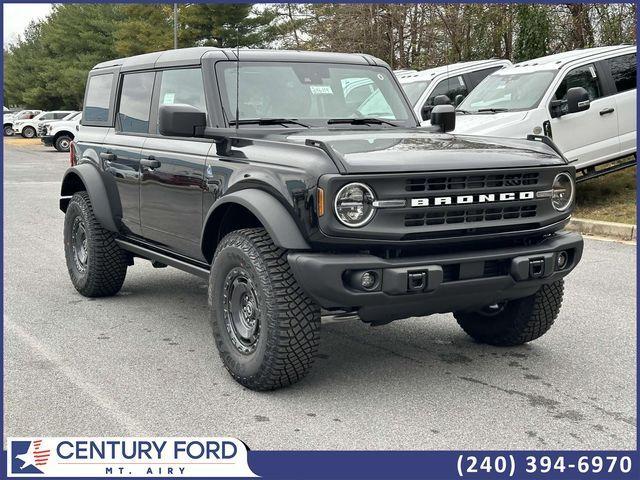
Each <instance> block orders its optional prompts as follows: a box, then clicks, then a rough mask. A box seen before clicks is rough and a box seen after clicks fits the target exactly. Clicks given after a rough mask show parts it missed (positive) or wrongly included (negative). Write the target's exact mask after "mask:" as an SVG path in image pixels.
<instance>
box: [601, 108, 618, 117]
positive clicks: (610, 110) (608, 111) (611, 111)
mask: <svg viewBox="0 0 640 480" xmlns="http://www.w3.org/2000/svg"><path fill="white" fill-rule="evenodd" d="M613 112H615V110H614V109H613V108H605V109H604V110H600V115H606V114H607V113H613Z"/></svg>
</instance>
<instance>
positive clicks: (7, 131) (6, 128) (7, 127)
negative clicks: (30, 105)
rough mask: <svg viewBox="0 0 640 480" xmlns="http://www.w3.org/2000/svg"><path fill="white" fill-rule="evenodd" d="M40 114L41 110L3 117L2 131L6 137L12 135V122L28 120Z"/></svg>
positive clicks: (21, 111) (22, 111) (23, 111)
mask: <svg viewBox="0 0 640 480" xmlns="http://www.w3.org/2000/svg"><path fill="white" fill-rule="evenodd" d="M40 113H42V110H20V111H19V112H17V113H13V114H9V115H3V119H2V124H3V125H2V130H3V133H4V135H5V136H6V137H10V136H12V135H13V122H15V121H18V120H28V119H31V118H33V117H35V116H36V115H38V114H40Z"/></svg>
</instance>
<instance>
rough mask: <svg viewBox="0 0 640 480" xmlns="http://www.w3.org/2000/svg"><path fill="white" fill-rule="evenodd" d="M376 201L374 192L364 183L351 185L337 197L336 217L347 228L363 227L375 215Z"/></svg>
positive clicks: (335, 205)
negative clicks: (374, 202) (374, 204)
mask: <svg viewBox="0 0 640 480" xmlns="http://www.w3.org/2000/svg"><path fill="white" fill-rule="evenodd" d="M374 200H375V195H374V194H373V191H372V190H371V189H370V188H369V187H368V186H366V185H365V184H364V183H349V184H348V185H345V186H344V187H342V188H341V189H340V190H339V191H338V194H337V195H336V200H335V204H334V207H335V211H336V217H338V220H340V222H341V223H342V224H344V225H346V226H347V227H352V228H356V227H362V226H363V225H366V224H367V223H368V222H369V220H371V218H372V217H373V214H374V213H375V208H374V206H373V201H374Z"/></svg>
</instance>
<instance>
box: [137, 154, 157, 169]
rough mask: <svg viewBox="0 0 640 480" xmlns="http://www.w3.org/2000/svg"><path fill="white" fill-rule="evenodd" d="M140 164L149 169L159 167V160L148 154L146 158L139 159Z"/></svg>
mask: <svg viewBox="0 0 640 480" xmlns="http://www.w3.org/2000/svg"><path fill="white" fill-rule="evenodd" d="M140 165H142V166H143V167H147V168H148V169H150V170H153V169H155V168H158V167H160V162H159V161H158V160H156V157H154V156H153V155H149V156H148V157H147V158H143V159H142V160H140Z"/></svg>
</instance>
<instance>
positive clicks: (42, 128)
mask: <svg viewBox="0 0 640 480" xmlns="http://www.w3.org/2000/svg"><path fill="white" fill-rule="evenodd" d="M81 117H82V112H71V113H69V114H68V115H67V116H66V117H64V118H62V119H60V120H46V121H42V122H40V123H39V124H38V136H39V137H43V136H45V135H46V134H47V128H49V126H50V125H53V124H55V123H59V122H65V121H69V120H80V118H81Z"/></svg>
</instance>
